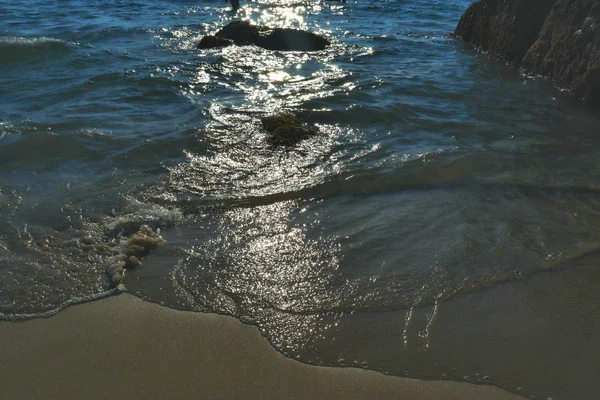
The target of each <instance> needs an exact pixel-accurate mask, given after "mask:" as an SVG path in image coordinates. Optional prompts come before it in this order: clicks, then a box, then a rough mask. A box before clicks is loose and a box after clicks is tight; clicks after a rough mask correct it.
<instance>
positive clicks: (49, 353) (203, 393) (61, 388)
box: [0, 294, 522, 400]
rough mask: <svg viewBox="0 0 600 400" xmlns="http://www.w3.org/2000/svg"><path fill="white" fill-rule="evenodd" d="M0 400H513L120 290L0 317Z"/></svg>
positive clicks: (506, 395) (490, 390)
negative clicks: (332, 361) (21, 316)
mask: <svg viewBox="0 0 600 400" xmlns="http://www.w3.org/2000/svg"><path fill="white" fill-rule="evenodd" d="M0 337H1V338H2V341H1V343H2V345H1V353H0V354H1V357H2V363H1V364H0V388H1V390H0V398H1V399H3V400H4V399H11V400H17V399H58V398H62V399H192V398H202V399H216V398H221V399H261V398H262V399H284V398H296V399H363V398H373V399H407V400H408V399H449V400H450V399H461V400H466V399H487V400H493V399H498V400H500V399H519V398H522V397H519V396H516V395H514V394H511V393H508V392H505V391H503V390H501V389H499V388H496V387H493V386H479V385H473V384H469V383H462V382H437V381H435V382H428V381H427V382H426V381H420V380H415V379H407V378H397V377H391V376H385V375H382V374H379V373H375V372H372V371H365V370H360V369H354V368H324V367H316V366H310V365H305V364H302V363H300V362H297V361H294V360H291V359H288V358H286V357H284V356H283V355H281V354H280V353H278V352H277V351H275V350H274V349H273V348H272V347H271V346H270V344H269V343H268V342H267V341H266V340H265V339H264V338H263V337H262V336H261V335H260V333H259V331H258V330H257V329H256V328H255V327H253V326H249V325H244V324H242V323H240V322H239V321H238V320H236V319H234V318H230V317H225V316H220V315H212V314H197V313H191V312H181V311H174V310H171V309H168V308H165V307H161V306H159V305H156V304H152V303H148V302H145V301H143V300H140V299H138V298H136V297H134V296H131V295H127V294H122V295H120V296H115V297H110V298H106V299H103V300H99V301H95V302H91V303H87V304H82V305H77V306H73V307H70V308H68V309H66V310H64V311H62V312H60V313H58V314H57V315H55V316H53V317H50V318H46V319H35V320H31V321H26V322H2V323H0Z"/></svg>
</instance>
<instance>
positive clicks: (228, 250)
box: [172, 201, 343, 349]
mask: <svg viewBox="0 0 600 400" xmlns="http://www.w3.org/2000/svg"><path fill="white" fill-rule="evenodd" d="M298 209H299V204H298V202H297V201H284V202H279V203H274V204H270V205H265V206H258V207H244V208H237V207H236V208H233V209H229V210H225V211H224V212H223V213H222V214H220V216H218V217H217V218H215V219H213V218H211V217H208V218H206V219H205V220H203V221H200V222H201V223H202V226H203V228H202V232H201V233H200V234H199V237H198V238H196V240H195V246H194V247H192V248H190V249H188V250H186V253H185V256H184V257H183V259H182V260H181V261H180V263H179V265H178V267H177V268H176V269H175V270H174V271H173V274H172V279H173V282H174V283H175V286H176V287H177V288H178V290H179V292H180V295H183V296H184V297H186V298H187V299H188V301H190V303H191V304H192V306H193V307H194V308H196V309H198V310H202V311H215V312H227V313H229V314H232V315H234V316H237V317H239V318H241V319H242V320H245V321H247V322H252V323H257V324H258V325H259V326H260V327H261V329H266V330H268V331H269V337H270V339H271V340H272V341H274V342H275V343H274V344H277V343H285V344H286V346H287V347H288V349H289V348H290V345H291V346H292V347H293V343H297V344H298V345H300V344H302V343H304V342H305V341H306V340H308V339H309V338H310V337H312V336H313V335H319V334H321V333H322V332H321V331H322V330H323V329H324V327H323V326H322V325H321V324H319V323H318V322H319V320H320V319H321V318H322V317H321V316H320V315H319V314H320V313H321V312H326V311H328V310H330V309H331V308H332V306H333V307H335V305H336V304H337V302H338V301H339V300H340V299H341V298H342V296H339V293H337V292H336V290H334V289H333V288H335V287H336V286H338V287H339V286H340V285H339V284H338V285H336V284H334V283H333V282H332V281H334V280H336V279H339V278H338V277H337V276H338V275H337V273H336V271H337V269H338V267H339V259H338V253H339V243H338V242H337V240H336V239H335V238H324V237H312V236H311V235H310V234H309V231H310V230H311V229H315V227H316V226H318V225H319V223H320V222H319V221H318V220H313V221H312V223H311V226H309V225H307V224H298V223H295V222H294V221H293V215H294V213H296V212H297V211H298ZM341 287H343V285H341Z"/></svg>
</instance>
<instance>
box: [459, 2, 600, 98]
mask: <svg viewBox="0 0 600 400" xmlns="http://www.w3.org/2000/svg"><path fill="white" fill-rule="evenodd" d="M454 33H455V36H456V37H458V38H459V39H462V40H465V41H468V42H471V43H473V44H474V45H475V46H477V47H479V48H481V49H482V50H485V51H488V52H489V53H490V54H495V55H498V56H500V57H502V58H504V59H505V60H507V61H509V62H511V63H513V64H515V65H516V66H519V67H522V68H523V69H524V70H525V71H527V72H529V73H532V74H536V75H543V76H546V77H549V78H551V79H552V80H553V82H554V83H555V84H556V85H557V86H559V87H561V88H565V89H568V90H570V91H571V92H572V93H573V94H574V95H575V96H577V97H578V98H581V99H583V100H585V101H586V102H587V103H590V104H595V105H600V86H599V85H600V2H599V1H598V0H480V1H478V2H476V3H473V4H472V5H471V6H470V7H469V8H468V10H467V11H466V12H465V14H464V15H463V16H462V18H461V20H460V22H459V23H458V26H457V27H456V30H455V32H454Z"/></svg>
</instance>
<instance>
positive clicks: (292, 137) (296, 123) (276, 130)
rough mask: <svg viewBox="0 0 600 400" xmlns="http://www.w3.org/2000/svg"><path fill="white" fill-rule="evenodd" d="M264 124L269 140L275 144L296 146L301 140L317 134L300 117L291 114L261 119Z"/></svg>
mask: <svg viewBox="0 0 600 400" xmlns="http://www.w3.org/2000/svg"><path fill="white" fill-rule="evenodd" d="M261 122H262V126H263V128H264V129H265V131H267V133H268V134H269V142H270V143H271V144H272V145H274V146H295V145H296V144H298V143H299V142H300V141H302V140H304V139H306V138H309V137H311V136H313V135H315V134H316V131H315V129H314V128H310V127H308V126H307V125H306V124H305V123H304V121H302V120H301V119H300V118H298V117H296V116H294V115H290V114H280V115H271V116H268V117H264V118H262V119H261Z"/></svg>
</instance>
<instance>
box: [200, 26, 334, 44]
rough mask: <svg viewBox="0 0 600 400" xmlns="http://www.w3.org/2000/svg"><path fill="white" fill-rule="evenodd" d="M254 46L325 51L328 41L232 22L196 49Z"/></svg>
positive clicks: (294, 31)
mask: <svg viewBox="0 0 600 400" xmlns="http://www.w3.org/2000/svg"><path fill="white" fill-rule="evenodd" d="M232 42H233V43H235V44H238V45H243V44H254V45H256V46H259V47H262V48H265V49H268V50H280V51H317V50H323V49H325V48H326V47H327V46H328V45H329V44H330V43H329V40H327V39H325V38H324V37H322V36H319V35H316V34H314V33H312V32H305V31H301V30H298V29H289V28H268V27H265V26H257V25H252V24H250V23H249V22H248V21H233V22H230V23H229V24H228V25H227V26H225V27H223V28H222V29H221V30H219V31H218V32H217V33H216V34H215V35H214V36H206V37H204V38H202V40H201V41H200V43H199V44H198V48H203V49H206V48H214V47H223V46H227V45H229V44H231V43H232Z"/></svg>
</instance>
